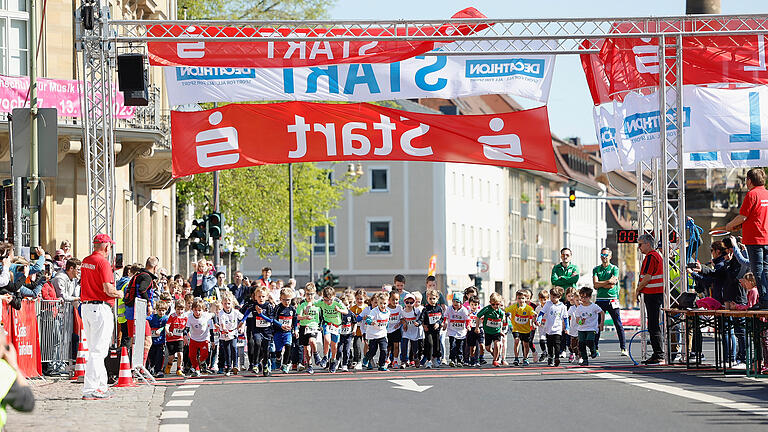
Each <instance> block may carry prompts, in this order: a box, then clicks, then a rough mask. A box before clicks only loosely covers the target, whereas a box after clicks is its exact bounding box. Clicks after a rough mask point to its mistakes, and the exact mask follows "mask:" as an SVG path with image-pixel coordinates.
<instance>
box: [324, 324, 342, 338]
mask: <svg viewBox="0 0 768 432" xmlns="http://www.w3.org/2000/svg"><path fill="white" fill-rule="evenodd" d="M325 328H326V330H328V333H330V334H332V335H337V334H339V333H340V328H339V326H337V325H334V324H328V325H327V326H326V327H325Z"/></svg>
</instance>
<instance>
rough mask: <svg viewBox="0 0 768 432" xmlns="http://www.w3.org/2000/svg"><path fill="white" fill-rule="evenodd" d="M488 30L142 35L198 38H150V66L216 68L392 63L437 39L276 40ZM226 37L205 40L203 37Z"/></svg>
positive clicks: (191, 30)
mask: <svg viewBox="0 0 768 432" xmlns="http://www.w3.org/2000/svg"><path fill="white" fill-rule="evenodd" d="M451 18H486V17H485V15H483V14H482V13H480V12H479V11H478V10H477V9H475V8H472V7H470V8H466V9H463V10H461V11H459V12H457V13H456V14H454V15H453V16H452V17H451ZM486 28H488V25H487V24H445V25H441V26H438V27H433V26H397V27H395V28H387V27H383V28H382V27H373V26H372V27H367V26H361V28H341V27H339V28H329V29H326V28H321V27H312V28H305V29H287V28H279V27H278V28H272V27H263V28H247V27H220V26H199V25H179V24H157V25H148V26H147V37H150V38H152V37H157V38H160V37H194V38H199V40H198V41H185V42H178V41H157V42H153V41H149V42H148V43H147V50H148V52H149V61H150V64H152V65H155V66H218V67H257V68H284V67H305V66H321V65H329V64H341V63H392V62H396V61H400V60H403V59H407V58H411V57H415V56H417V55H420V54H424V53H426V52H429V51H432V50H433V49H435V48H436V47H437V46H438V45H440V43H438V42H435V41H427V40H413V41H405V40H394V41H365V40H360V41H358V40H354V41H310V42H306V41H305V42H287V41H282V40H280V38H284V37H288V36H297V37H329V36H330V37H343V36H355V37H361V38H363V37H366V36H369V37H386V36H392V35H397V36H418V37H431V36H439V37H450V36H455V35H469V34H473V33H476V32H478V31H480V30H484V29H486ZM256 36H260V37H275V40H274V41H254V40H247V39H246V40H241V41H237V39H238V38H249V37H256ZM222 37H224V38H227V39H229V40H205V39H206V38H208V39H211V38H222Z"/></svg>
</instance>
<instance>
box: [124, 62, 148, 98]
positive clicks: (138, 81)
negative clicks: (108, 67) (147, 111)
mask: <svg viewBox="0 0 768 432" xmlns="http://www.w3.org/2000/svg"><path fill="white" fill-rule="evenodd" d="M117 82H118V88H119V89H120V91H122V92H128V91H142V90H146V89H147V74H146V71H145V70H144V55H142V54H139V53H128V54H120V55H118V56H117Z"/></svg>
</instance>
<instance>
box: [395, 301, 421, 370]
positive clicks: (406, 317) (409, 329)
mask: <svg viewBox="0 0 768 432" xmlns="http://www.w3.org/2000/svg"><path fill="white" fill-rule="evenodd" d="M415 303H416V296H414V295H413V294H411V293H408V294H406V295H405V300H404V301H403V305H404V307H403V312H402V315H403V328H402V330H403V340H402V341H401V345H402V346H401V349H400V352H401V355H400V360H401V361H402V363H403V366H406V365H409V366H415V365H416V364H418V361H419V358H418V356H417V355H416V352H417V351H418V340H419V329H420V327H417V326H416V325H415V322H416V318H418V317H419V314H420V313H421V312H420V311H419V310H417V309H416V308H415V307H414V304H415Z"/></svg>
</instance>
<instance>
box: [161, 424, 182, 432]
mask: <svg viewBox="0 0 768 432" xmlns="http://www.w3.org/2000/svg"><path fill="white" fill-rule="evenodd" d="M158 431H159V432H189V425H188V424H164V425H160V428H159V429H158Z"/></svg>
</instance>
